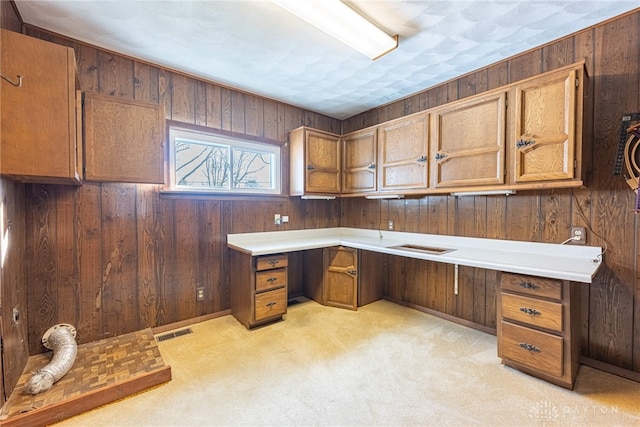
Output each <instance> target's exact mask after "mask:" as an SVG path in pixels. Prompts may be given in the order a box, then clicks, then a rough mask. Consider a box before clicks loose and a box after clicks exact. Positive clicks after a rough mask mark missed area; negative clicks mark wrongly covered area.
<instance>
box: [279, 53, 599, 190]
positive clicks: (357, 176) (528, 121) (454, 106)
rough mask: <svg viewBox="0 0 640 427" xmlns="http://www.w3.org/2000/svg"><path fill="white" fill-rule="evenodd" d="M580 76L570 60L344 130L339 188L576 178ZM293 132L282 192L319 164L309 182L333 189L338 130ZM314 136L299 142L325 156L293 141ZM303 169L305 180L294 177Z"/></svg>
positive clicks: (569, 181)
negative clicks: (541, 71) (286, 180)
mask: <svg viewBox="0 0 640 427" xmlns="http://www.w3.org/2000/svg"><path fill="white" fill-rule="evenodd" d="M586 79H587V73H586V70H585V66H584V62H579V63H576V64H572V65H568V66H565V67H562V68H559V69H557V70H554V71H551V72H548V73H544V74H541V75H539V76H534V77H531V78H528V79H526V80H522V81H518V82H515V83H511V84H509V85H506V86H502V87H499V88H496V89H494V90H491V91H488V92H485V93H482V94H479V95H476V96H472V97H468V98H464V99H461V100H459V101H455V102H452V103H448V104H444V105H441V106H438V107H434V108H431V109H429V110H426V111H422V112H419V113H415V114H412V115H409V116H405V117H401V118H398V119H395V120H391V121H389V122H385V123H381V124H379V125H377V126H372V127H370V128H367V129H363V130H360V131H356V132H352V133H350V134H347V135H345V136H344V137H343V138H342V162H343V170H342V172H341V174H342V181H343V186H342V194H345V195H350V196H354V195H365V196H369V195H371V194H372V193H376V196H378V197H385V196H387V197H389V196H392V195H396V194H397V195H405V194H406V195H410V194H438V193H450V192H464V191H465V190H466V191H490V190H528V189H541V188H569V187H580V186H582V185H583V184H584V183H583V176H584V174H585V172H584V170H583V163H584V159H583V156H584V154H585V152H586V151H585V150H583V148H582V145H583V140H582V138H583V119H582V115H583V111H584V108H585V107H584V104H585V99H586V96H585V94H586V88H587V85H586V82H585V80H586ZM314 132H316V134H317V135H318V136H314ZM292 135H294V132H292ZM295 135H296V137H295V138H294V137H292V145H291V154H292V155H291V162H292V173H291V178H292V185H291V188H292V192H291V194H292V195H303V194H305V192H307V193H308V192H310V186H309V184H307V186H306V187H303V186H302V185H303V183H304V182H307V181H309V182H311V179H310V178H309V177H308V173H307V170H309V171H311V172H315V173H317V172H316V171H319V172H321V174H319V175H317V178H316V182H318V183H321V184H323V185H317V186H316V188H318V189H316V190H314V191H313V192H315V193H325V194H326V193H329V192H331V193H337V192H338V191H337V190H335V189H336V188H339V179H338V176H339V173H340V172H339V165H340V159H339V158H335V156H336V155H337V151H336V150H335V149H334V148H335V146H336V143H337V141H338V140H339V136H338V135H333V134H326V133H320V132H317V131H313V130H311V129H306V128H304V131H303V130H297V132H296V133H295ZM329 136H330V139H329ZM313 138H315V139H316V140H317V142H316V143H315V146H316V147H317V150H316V151H314V150H308V149H307V151H308V153H311V154H314V155H315V157H316V158H318V159H322V160H325V163H324V165H323V163H322V162H318V161H315V162H314V161H313V160H310V159H311V158H312V156H311V155H310V154H308V153H305V152H304V150H305V148H304V146H303V145H302V141H307V140H308V141H311V140H313ZM294 141H300V142H299V143H298V145H296V144H295V143H294ZM376 144H377V151H375V150H376V148H375V147H376ZM318 150H326V151H324V152H320V151H318ZM329 160H331V161H333V163H331V162H329ZM305 162H306V163H305ZM316 163H317V164H318V165H321V167H318V166H317V165H316ZM336 165H337V166H336ZM305 167H306V168H307V170H305ZM305 173H307V178H306V181H305V180H304V179H302V178H298V177H300V176H305ZM429 178H430V179H429ZM328 183H329V184H328ZM294 190H295V191H294Z"/></svg>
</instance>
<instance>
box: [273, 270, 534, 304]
mask: <svg viewBox="0 0 640 427" xmlns="http://www.w3.org/2000/svg"><path fill="white" fill-rule="evenodd" d="M276 280H278V278H277V277H269V278H268V279H267V282H269V283H273V282H275V281H276ZM520 310H522V309H520Z"/></svg>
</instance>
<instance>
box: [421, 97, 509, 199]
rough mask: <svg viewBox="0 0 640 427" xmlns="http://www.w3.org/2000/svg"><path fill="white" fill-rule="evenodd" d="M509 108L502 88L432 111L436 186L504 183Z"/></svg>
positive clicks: (434, 182) (432, 150) (432, 161)
mask: <svg viewBox="0 0 640 427" xmlns="http://www.w3.org/2000/svg"><path fill="white" fill-rule="evenodd" d="M506 108H507V93H506V91H503V90H501V91H498V92H494V93H491V94H486V95H483V96H480V97H474V98H473V99H470V100H463V101H458V102H454V103H451V104H447V105H445V106H443V107H440V108H436V109H434V110H432V111H431V165H432V166H431V170H432V173H433V179H432V183H433V185H434V186H435V187H454V186H474V185H495V184H502V183H504V162H505V157H504V148H505V147H504V144H505V138H506V120H505V117H506Z"/></svg>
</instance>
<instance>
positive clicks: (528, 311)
mask: <svg viewBox="0 0 640 427" xmlns="http://www.w3.org/2000/svg"><path fill="white" fill-rule="evenodd" d="M520 311H521V312H523V313H524V314H530V315H532V316H540V315H541V314H542V313H540V312H539V311H538V310H535V309H533V308H527V307H520Z"/></svg>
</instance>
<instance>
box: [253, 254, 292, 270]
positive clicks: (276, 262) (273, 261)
mask: <svg viewBox="0 0 640 427" xmlns="http://www.w3.org/2000/svg"><path fill="white" fill-rule="evenodd" d="M287 261H288V257H287V255H285V254H279V255H268V256H261V257H258V258H256V270H258V271H259V270H269V269H271V268H279V267H286V266H287V265H288V262H287Z"/></svg>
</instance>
